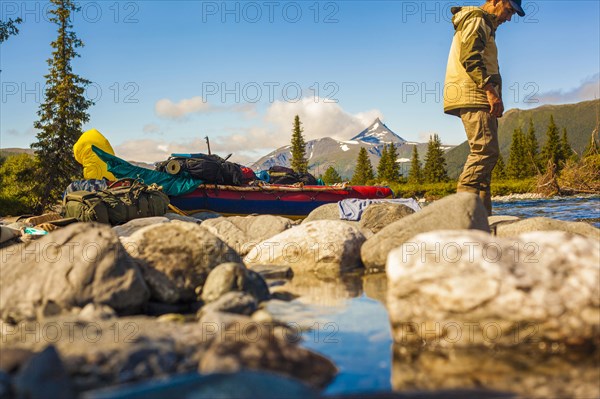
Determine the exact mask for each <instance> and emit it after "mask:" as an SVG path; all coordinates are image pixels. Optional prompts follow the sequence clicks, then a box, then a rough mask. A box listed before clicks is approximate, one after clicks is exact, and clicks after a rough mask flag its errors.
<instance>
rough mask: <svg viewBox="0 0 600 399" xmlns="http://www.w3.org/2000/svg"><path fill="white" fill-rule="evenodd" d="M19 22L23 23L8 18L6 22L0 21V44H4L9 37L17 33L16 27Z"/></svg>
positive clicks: (18, 19) (19, 20) (19, 19)
mask: <svg viewBox="0 0 600 399" xmlns="http://www.w3.org/2000/svg"><path fill="white" fill-rule="evenodd" d="M21 22H23V21H22V20H21V18H17V19H12V18H9V19H8V21H6V22H4V21H0V43H3V42H5V41H6V40H7V39H8V38H9V37H10V36H12V35H16V34H18V33H19V29H18V28H17V25H18V24H20V23H21Z"/></svg>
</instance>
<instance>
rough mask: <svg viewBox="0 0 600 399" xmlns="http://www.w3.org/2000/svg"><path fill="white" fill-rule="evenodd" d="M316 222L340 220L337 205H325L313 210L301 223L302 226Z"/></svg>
mask: <svg viewBox="0 0 600 399" xmlns="http://www.w3.org/2000/svg"><path fill="white" fill-rule="evenodd" d="M316 220H340V209H339V207H338V204H337V203H334V204H325V205H321V206H320V207H318V208H316V209H314V210H313V211H312V212H311V213H309V214H308V216H307V217H306V218H305V219H304V220H303V221H302V224H304V223H309V222H314V221H316Z"/></svg>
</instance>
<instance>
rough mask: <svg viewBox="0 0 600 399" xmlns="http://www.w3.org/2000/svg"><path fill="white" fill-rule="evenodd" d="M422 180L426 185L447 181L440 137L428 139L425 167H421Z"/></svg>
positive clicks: (435, 135)
mask: <svg viewBox="0 0 600 399" xmlns="http://www.w3.org/2000/svg"><path fill="white" fill-rule="evenodd" d="M423 179H424V181H425V182H426V183H440V182H446V181H448V172H447V171H446V159H445V158H444V150H443V149H442V142H441V141H440V137H439V136H438V135H437V134H434V135H433V136H430V137H429V144H428V146H427V154H426V155H425V166H424V167H423Z"/></svg>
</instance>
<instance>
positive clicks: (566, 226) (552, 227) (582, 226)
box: [496, 217, 600, 240]
mask: <svg viewBox="0 0 600 399" xmlns="http://www.w3.org/2000/svg"><path fill="white" fill-rule="evenodd" d="M531 231H564V232H567V233H572V234H579V235H581V236H584V237H589V238H594V239H596V240H600V229H597V228H595V227H594V226H592V225H590V224H588V223H585V222H565V221H563V220H556V219H550V218H543V217H537V218H531V219H525V220H521V221H518V222H515V223H510V224H501V225H499V226H498V227H497V228H496V235H497V236H498V237H516V236H518V235H519V234H522V233H527V232H531Z"/></svg>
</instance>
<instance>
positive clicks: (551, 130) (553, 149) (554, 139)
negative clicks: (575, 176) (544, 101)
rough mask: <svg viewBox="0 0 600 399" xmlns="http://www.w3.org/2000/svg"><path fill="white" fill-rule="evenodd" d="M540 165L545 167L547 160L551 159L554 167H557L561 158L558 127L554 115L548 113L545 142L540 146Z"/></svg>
mask: <svg viewBox="0 0 600 399" xmlns="http://www.w3.org/2000/svg"><path fill="white" fill-rule="evenodd" d="M541 159H542V166H543V167H544V168H546V166H547V165H548V161H552V163H553V164H554V165H556V167H559V162H560V161H561V159H562V148H561V144H560V136H559V135H558V127H557V126H556V124H555V123H554V116H552V115H550V124H549V125H548V130H546V143H545V144H544V147H543V148H542V154H541Z"/></svg>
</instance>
